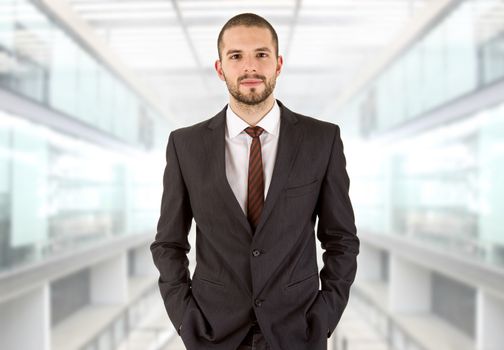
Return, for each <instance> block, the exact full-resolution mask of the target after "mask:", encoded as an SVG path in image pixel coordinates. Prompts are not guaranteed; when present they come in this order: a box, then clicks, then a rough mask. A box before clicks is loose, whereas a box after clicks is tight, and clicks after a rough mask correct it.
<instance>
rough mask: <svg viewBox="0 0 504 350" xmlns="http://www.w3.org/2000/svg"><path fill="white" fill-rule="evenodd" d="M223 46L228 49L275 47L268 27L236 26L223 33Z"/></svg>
mask: <svg viewBox="0 0 504 350" xmlns="http://www.w3.org/2000/svg"><path fill="white" fill-rule="evenodd" d="M222 46H223V47H224V48H226V49H244V48H251V49H254V48H256V47H259V46H268V47H271V48H273V37H272V35H271V32H270V31H269V30H268V29H267V28H262V27H256V26H252V27H246V26H235V27H231V28H229V29H226V31H225V32H224V33H223V35H222Z"/></svg>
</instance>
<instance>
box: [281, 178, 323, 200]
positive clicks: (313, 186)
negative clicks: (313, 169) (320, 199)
mask: <svg viewBox="0 0 504 350" xmlns="http://www.w3.org/2000/svg"><path fill="white" fill-rule="evenodd" d="M318 183H319V180H318V179H315V180H313V181H310V182H308V183H304V184H301V185H294V186H290V187H286V188H285V189H284V191H285V196H286V197H297V196H302V195H304V194H308V193H311V192H314V191H316V190H317V188H318Z"/></svg>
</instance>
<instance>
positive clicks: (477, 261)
mask: <svg viewBox="0 0 504 350" xmlns="http://www.w3.org/2000/svg"><path fill="white" fill-rule="evenodd" d="M241 12H255V13H257V14H259V15H262V16H264V17H266V18H267V19H268V20H269V21H270V22H271V23H272V24H273V26H274V27H275V28H276V30H277V32H278V35H279V45H280V54H282V55H283V56H284V69H283V72H282V74H281V75H280V77H279V78H278V80H277V88H276V90H275V97H276V98H278V99H280V100H281V101H283V102H284V103H285V104H286V105H287V106H288V107H289V108H290V109H292V110H294V111H297V112H300V113H303V114H306V115H311V116H314V117H317V118H320V119H325V120H329V121H331V122H334V123H337V124H339V125H340V126H341V129H342V137H343V141H344V144H345V153H346V157H347V162H348V164H347V166H348V168H347V169H348V172H349V175H350V177H351V197H352V200H353V203H354V207H355V212H356V219H357V224H358V230H359V237H360V239H361V242H362V246H361V254H360V255H359V270H358V275H357V279H356V282H355V284H354V288H353V290H352V293H351V298H350V303H349V305H348V308H347V310H346V312H345V314H344V316H343V318H342V319H341V322H340V324H339V325H338V327H337V330H336V332H334V334H333V336H332V337H331V338H330V339H329V340H328V346H329V349H331V350H334V349H338V350H431V349H433V350H451V349H453V350H466V349H467V350H469V349H476V350H502V349H504V332H502V329H504V200H503V197H504V1H502V0H458V1H455V0H358V1H356V0H305V1H301V0H278V1H273V0H271V1H224V0H205V1H203V0H201V1H196V0H144V1H140V0H0V344H1V345H0V347H1V348H2V349H6V350H30V349H37V350H39V349H40V350H48V349H54V350H67V349H76V350H92V349H96V350H105V349H152V350H155V349H165V350H168V349H170V350H181V349H184V347H183V344H182V342H181V341H180V338H179V337H178V336H177V335H176V332H175V330H174V329H173V327H172V325H171V323H170V321H169V319H168V316H167V315H166V312H165V310H164V306H163V304H162V301H161V297H160V294H159V291H158V289H157V271H156V270H155V269H154V266H153V264H152V258H151V255H150V251H149V249H148V246H149V244H150V242H151V241H152V240H153V238H154V234H155V229H156V223H157V218H158V215H159V205H160V196H161V190H162V183H161V179H162V172H163V168H164V160H165V159H164V150H165V146H166V142H167V137H168V134H169V132H170V130H173V129H174V128H178V127H181V126H186V125H190V124H193V123H196V122H198V121H202V120H204V119H207V118H210V117H212V116H213V115H214V114H215V113H217V112H218V111H219V110H221V109H222V108H223V107H224V105H225V104H226V103H227V101H228V97H227V89H226V87H225V84H224V83H223V82H222V81H220V80H219V79H218V77H217V75H216V73H215V71H214V69H213V64H214V61H215V59H217V49H216V40H217V35H218V33H219V30H220V28H221V27H222V25H223V24H224V23H225V22H226V21H227V19H229V18H230V17H232V16H233V15H235V14H238V13H241ZM194 227H195V223H193V226H192V231H191V233H190V236H189V237H190V242H192V244H191V245H192V247H193V249H192V250H191V252H190V259H191V270H193V268H194V253H195V249H194V242H195V232H194ZM318 248H319V249H320V247H318ZM321 252H322V251H320V250H319V253H321ZM321 266H322V264H321V260H320V264H319V267H321Z"/></svg>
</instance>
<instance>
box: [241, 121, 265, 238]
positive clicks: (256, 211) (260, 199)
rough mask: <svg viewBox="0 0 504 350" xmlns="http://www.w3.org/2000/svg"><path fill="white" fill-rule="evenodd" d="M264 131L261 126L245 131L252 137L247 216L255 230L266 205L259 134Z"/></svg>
mask: <svg viewBox="0 0 504 350" xmlns="http://www.w3.org/2000/svg"><path fill="white" fill-rule="evenodd" d="M263 131H264V130H263V128H261V127H260V126H254V127H248V128H245V132H246V133H247V134H249V135H250V136H251V137H252V145H251V146H250V156H249V170H248V196H247V218H248V221H249V222H250V226H252V230H254V231H255V229H256V227H257V223H258V222H259V217H260V216H261V211H262V208H263V205H264V175H263V165H262V156H261V141H260V140H259V135H261V133H262V132H263Z"/></svg>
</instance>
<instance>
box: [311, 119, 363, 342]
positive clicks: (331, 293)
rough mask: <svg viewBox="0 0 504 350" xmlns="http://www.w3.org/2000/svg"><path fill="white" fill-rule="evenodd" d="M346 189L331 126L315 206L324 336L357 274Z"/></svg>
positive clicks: (337, 139) (339, 150)
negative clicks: (325, 310)
mask: <svg viewBox="0 0 504 350" xmlns="http://www.w3.org/2000/svg"><path fill="white" fill-rule="evenodd" d="M349 186H350V180H349V178H348V174H347V171H346V160H345V156H344V153H343V143H342V141H341V137H340V129H339V127H338V126H337V125H335V135H334V139H333V144H332V149H331V155H330V157H329V163H328V166H327V170H326V174H325V176H324V178H323V181H322V185H321V189H320V194H319V200H318V203H317V205H318V218H319V221H318V225H317V238H318V239H319V241H320V242H321V245H322V248H323V249H324V250H325V251H324V253H323V254H322V260H323V263H324V266H323V267H322V270H321V271H320V280H321V284H322V291H321V294H322V297H323V299H324V301H325V302H326V304H327V306H328V328H329V329H328V335H327V336H328V337H330V335H331V334H332V332H333V331H334V329H335V328H336V325H337V324H338V322H339V320H340V318H341V315H342V314H343V310H344V309H345V307H346V305H347V302H348V297H349V293H350V286H351V285H352V283H353V281H354V278H355V274H356V271H357V254H358V253H359V239H358V237H357V230H356V227H355V218H354V213H353V208H352V204H351V202H350V197H349V195H348V191H349Z"/></svg>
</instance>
